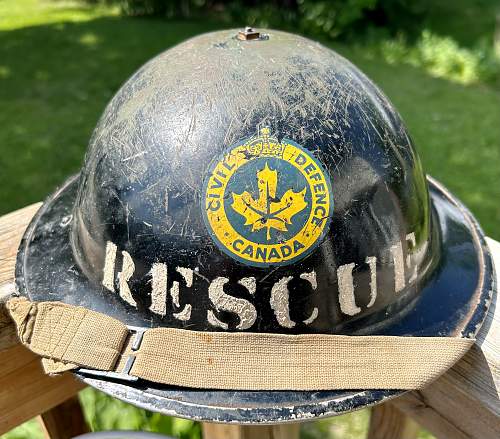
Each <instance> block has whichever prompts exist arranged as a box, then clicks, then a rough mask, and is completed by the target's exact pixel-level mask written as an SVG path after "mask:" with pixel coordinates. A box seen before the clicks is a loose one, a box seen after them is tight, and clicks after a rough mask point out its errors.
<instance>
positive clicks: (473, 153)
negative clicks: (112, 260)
mask: <svg viewBox="0 0 500 439" xmlns="http://www.w3.org/2000/svg"><path fill="white" fill-rule="evenodd" d="M155 5H156V6H155ZM499 6H500V5H498V3H497V1H494V0H491V1H490V0H455V1H453V2H450V1H447V0H434V1H432V2H431V1H430V0H429V1H428V0H416V1H410V0H408V1H406V0H333V1H329V2H327V1H313V0H297V1H286V0H283V1H267V2H265V3H264V2H258V1H239V2H236V1H229V2H222V1H219V2H216V1H208V0H181V1H180V2H179V1H175V2H174V1H160V0H127V1H111V2H110V1H108V2H105V1H93V2H89V1H86V2H81V1H80V2H78V1H67V0H57V1H56V0H53V1H49V0H45V1H44V0H40V1H37V0H0V151H1V154H0V188H1V189H0V213H6V212H8V211H11V210H14V209H17V208H20V207H23V206H25V205H26V204H29V203H32V202H35V201H39V200H41V199H43V198H44V197H45V196H46V195H47V194H48V193H50V192H51V191H53V190H54V188H55V187H56V186H57V185H59V184H61V183H62V182H63V181H64V179H65V178H66V177H67V176H69V175H71V174H73V173H76V172H78V169H79V168H80V166H81V161H82V158H83V154H84V151H85V148H86V144H87V141H88V139H89V137H90V134H91V132H92V129H93V127H94V126H95V123H96V121H97V118H98V117H99V115H100V113H101V112H102V110H103V109H104V106H105V105H106V102H107V101H108V100H109V99H110V97H111V96H112V95H113V94H114V93H115V92H116V90H117V89H118V88H119V87H120V85H121V84H122V83H123V82H124V80H125V79H126V78H127V77H128V76H130V75H131V74H132V73H133V72H134V71H135V70H136V69H137V68H138V67H139V66H140V65H141V64H143V63H144V62H145V61H146V60H148V59H149V58H151V57H152V56H154V55H155V54H157V53H159V52H160V51H162V50H165V49H166V48H168V47H170V46H172V45H174V44H176V43H178V42H180V41H182V40H184V39H186V38H188V37H190V36H193V35H196V34H199V33H201V32H208V31H211V30H215V29H220V28H221V27H242V26H244V25H246V24H252V25H258V26H262V25H266V26H273V27H278V28H283V29H288V30H295V31H296V32H300V33H303V34H306V35H309V36H313V37H314V38H316V39H320V40H322V41H323V42H324V43H325V44H327V45H328V46H330V47H332V48H333V49H335V50H336V51H338V52H340V53H341V54H342V55H344V56H346V57H347V58H349V59H350V60H351V61H352V62H354V63H355V64H356V65H357V66H358V67H360V68H361V69H362V70H363V71H364V72H365V73H366V74H367V75H368V76H369V77H371V78H372V79H373V80H374V81H375V82H376V83H377V84H378V85H379V86H380V87H381V88H382V89H383V90H384V92H385V93H386V94H387V95H388V96H389V98H390V99H391V101H392V102H393V103H394V105H395V106H396V108H398V110H399V111H400V112H401V114H402V116H403V118H404V119H405V121H406V123H407V125H408V129H409V132H410V133H411V135H412V137H413V138H414V140H415V143H416V146H417V149H418V152H419V153H420V155H421V157H422V160H423V164H424V167H425V169H426V171H427V172H429V173H430V174H432V175H433V176H434V177H436V178H438V179H439V180H441V181H442V182H443V183H445V184H446V186H447V187H448V188H449V189H450V190H452V191H453V192H454V193H455V194H456V195H457V196H459V198H461V199H462V200H463V201H464V202H465V203H466V204H467V205H468V206H469V207H470V208H471V210H472V211H473V213H474V214H475V215H476V216H477V217H478V218H479V220H480V222H481V224H482V226H483V227H484V229H485V230H486V232H487V233H488V234H489V235H490V236H493V237H494V238H496V239H497V240H500V228H499V227H498V224H500V122H499V121H500V77H499V76H500V75H499V70H498V62H499V61H498V60H499V56H498V55H499V54H498V53H497V52H499V51H500V49H499V47H498V46H499V45H500V42H499V41H497V42H496V43H495V37H494V36H495V17H496V15H497V14H498V12H499V11H498V10H497V8H499ZM497 40H498V38H497ZM81 399H82V402H83V405H84V407H85V413H86V416H87V419H88V420H89V423H90V425H91V426H92V428H93V429H95V430H102V429H111V428H119V429H142V430H150V431H161V432H163V433H166V434H170V435H174V436H177V437H182V438H190V439H195V438H198V437H200V427H199V425H198V424H197V423H194V422H191V421H186V420H181V419H173V418H168V417H163V416H160V415H158V414H153V413H149V412H145V411H143V410H139V409H136V408H134V407H132V406H130V405H127V404H124V403H122V402H120V401H117V400H114V399H112V398H109V397H107V396H105V395H103V394H101V393H99V392H96V391H94V390H92V389H87V390H85V391H84V392H82V394H81ZM367 425H368V411H366V410H364V411H361V412H358V413H353V414H349V415H347V416H342V417H339V418H334V419H325V420H321V421H318V422H315V423H311V424H307V425H306V426H304V428H303V430H302V436H303V439H316V438H318V439H319V438H330V439H331V438H335V439H340V438H342V439H349V438H351V439H354V438H361V437H363V434H364V433H365V432H366V429H367ZM41 437H42V436H41V433H40V430H39V428H38V426H37V424H36V422H29V423H27V424H24V425H23V426H21V427H19V428H17V429H15V430H13V431H12V432H10V433H8V434H7V435H5V436H4V438H3V439H6V438H8V439H27V438H30V439H31V438H41ZM429 437H430V436H429V435H428V434H427V433H425V432H421V433H420V438H421V439H422V438H429Z"/></svg>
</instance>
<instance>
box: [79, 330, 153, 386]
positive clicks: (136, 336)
mask: <svg viewBox="0 0 500 439" xmlns="http://www.w3.org/2000/svg"><path fill="white" fill-rule="evenodd" d="M127 329H128V330H129V333H130V337H131V338H132V344H131V346H130V349H131V351H132V352H131V353H130V354H129V355H128V357H127V360H126V361H125V365H124V366H123V369H122V370H121V372H110V371H105V370H97V369H85V368H82V367H79V368H78V369H77V370H76V371H77V372H79V373H83V374H85V375H93V376H98V377H106V378H111V379H115V380H121V381H130V382H134V381H138V380H139V378H137V377H134V376H132V375H130V371H131V370H132V366H133V365H134V361H135V354H134V353H135V352H136V351H138V350H139V348H140V347H141V343H142V339H143V337H144V333H145V332H146V331H147V330H148V328H142V327H140V326H127Z"/></svg>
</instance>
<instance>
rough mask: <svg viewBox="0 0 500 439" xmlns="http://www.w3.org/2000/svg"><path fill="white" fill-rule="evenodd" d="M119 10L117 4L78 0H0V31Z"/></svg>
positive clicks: (113, 13) (85, 19) (104, 14)
mask: <svg viewBox="0 0 500 439" xmlns="http://www.w3.org/2000/svg"><path fill="white" fill-rule="evenodd" d="M119 12H120V10H119V8H118V7H117V6H114V7H110V6H105V5H99V6H95V5H94V6H87V5H85V4H84V3H83V2H78V1H50V0H15V1H0V31H3V30H13V29H19V28H23V27H27V26H36V25H38V24H50V23H59V22H62V21H65V22H72V23H76V22H82V21H88V20H93V19H95V18H98V17H110V16H117V15H118V14H119Z"/></svg>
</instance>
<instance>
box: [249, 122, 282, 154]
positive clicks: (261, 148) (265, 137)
mask: <svg viewBox="0 0 500 439" xmlns="http://www.w3.org/2000/svg"><path fill="white" fill-rule="evenodd" d="M245 147H246V150H247V152H248V154H249V155H250V156H254V157H256V156H266V157H279V158H282V156H283V151H284V149H285V145H284V144H283V143H281V142H280V141H279V140H278V139H277V138H276V137H272V136H271V129H270V128H269V127H262V128H261V129H260V130H259V134H258V135H257V136H255V137H252V138H251V139H250V140H249V141H248V143H247V144H246V145H245Z"/></svg>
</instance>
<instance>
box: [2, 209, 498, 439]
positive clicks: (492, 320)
mask: <svg viewBox="0 0 500 439" xmlns="http://www.w3.org/2000/svg"><path fill="white" fill-rule="evenodd" d="M39 206H40V203H38V204H34V205H32V206H28V207H26V208H24V209H21V210H18V211H16V212H13V213H10V214H8V215H5V216H3V217H1V218H0V434H2V433H4V432H6V431H8V430H10V429H11V428H13V427H15V426H16V425H19V424H20V423H22V422H24V421H26V420H28V419H31V418H33V417H34V416H38V415H42V416H41V417H40V419H41V421H42V424H43V425H44V429H45V432H46V436H47V437H50V438H51V439H66V438H70V437H72V436H73V435H76V434H78V433H83V432H85V429H86V428H85V426H84V423H83V417H82V415H81V411H80V410H78V404H77V401H76V400H75V399H74V396H75V394H76V393H77V392H78V391H79V390H80V389H82V387H83V386H82V384H81V383H80V382H78V381H77V380H75V379H74V378H73V376H72V375H70V374H65V375H61V376H58V377H48V376H47V375H45V374H44V373H43V372H42V370H41V367H40V364H39V359H38V357H36V356H35V355H34V354H32V353H31V352H29V351H28V350H26V349H25V348H24V347H22V346H20V345H19V344H18V342H17V338H16V335H15V332H14V329H13V327H12V325H11V322H10V319H9V318H8V316H7V315H6V313H5V310H4V309H3V307H2V305H1V303H2V301H4V300H5V299H6V298H7V297H8V296H9V295H10V294H11V293H12V292H13V289H14V266H15V258H16V253H17V248H18V245H19V242H20V240H21V237H22V234H23V232H24V230H25V228H26V226H27V225H28V223H29V221H30V219H31V218H32V216H33V215H34V214H35V212H36V211H37V210H38V208H39ZM488 244H489V246H490V249H491V250H492V252H493V254H494V259H495V260H496V262H497V263H496V265H497V267H500V244H499V243H498V242H496V241H493V240H488ZM499 271H500V270H499ZM498 281H499V282H498V283H499V284H500V279H498ZM495 305H496V302H495V303H493V304H492V306H491V307H490V312H489V314H488V316H487V319H486V322H485V324H484V325H483V327H482V328H481V331H480V333H479V336H478V341H477V343H476V345H475V346H474V347H473V348H472V349H471V351H470V352H469V353H467V355H465V357H464V358H463V359H462V360H460V361H459V362H458V363H457V364H456V365H455V366H454V367H453V368H452V369H451V370H450V371H448V372H447V373H446V374H445V375H443V376H442V377H441V378H439V379H438V380H437V381H436V382H434V383H432V384H431V385H430V386H428V387H427V388H426V389H424V390H422V391H420V392H408V393H406V394H405V395H403V396H401V397H399V398H397V399H394V400H392V401H390V402H387V403H385V404H383V405H379V406H377V407H375V408H374V409H373V411H372V418H371V423H370V431H369V435H368V437H369V439H413V438H415V437H416V432H417V424H416V423H415V421H417V422H418V424H420V425H421V426H423V427H425V428H426V429H428V430H429V431H431V432H432V433H433V434H434V435H435V436H437V437H438V438H439V439H465V438H473V439H476V438H477V439H498V438H500V307H496V306H495ZM72 398H73V399H72ZM65 401H66V402H65ZM68 412H71V416H73V418H72V419H73V420H72V422H69V423H68V421H67V418H68V416H67V415H68ZM61 426H63V428H62V429H61ZM64 426H66V427H64ZM203 431H204V436H205V439H251V438H259V439H266V438H267V439H271V438H274V439H295V438H298V434H299V427H298V426H297V425H293V424H291V425H286V426H284V425H278V426H273V427H268V426H235V425H220V424H205V425H204V426H203Z"/></svg>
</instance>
